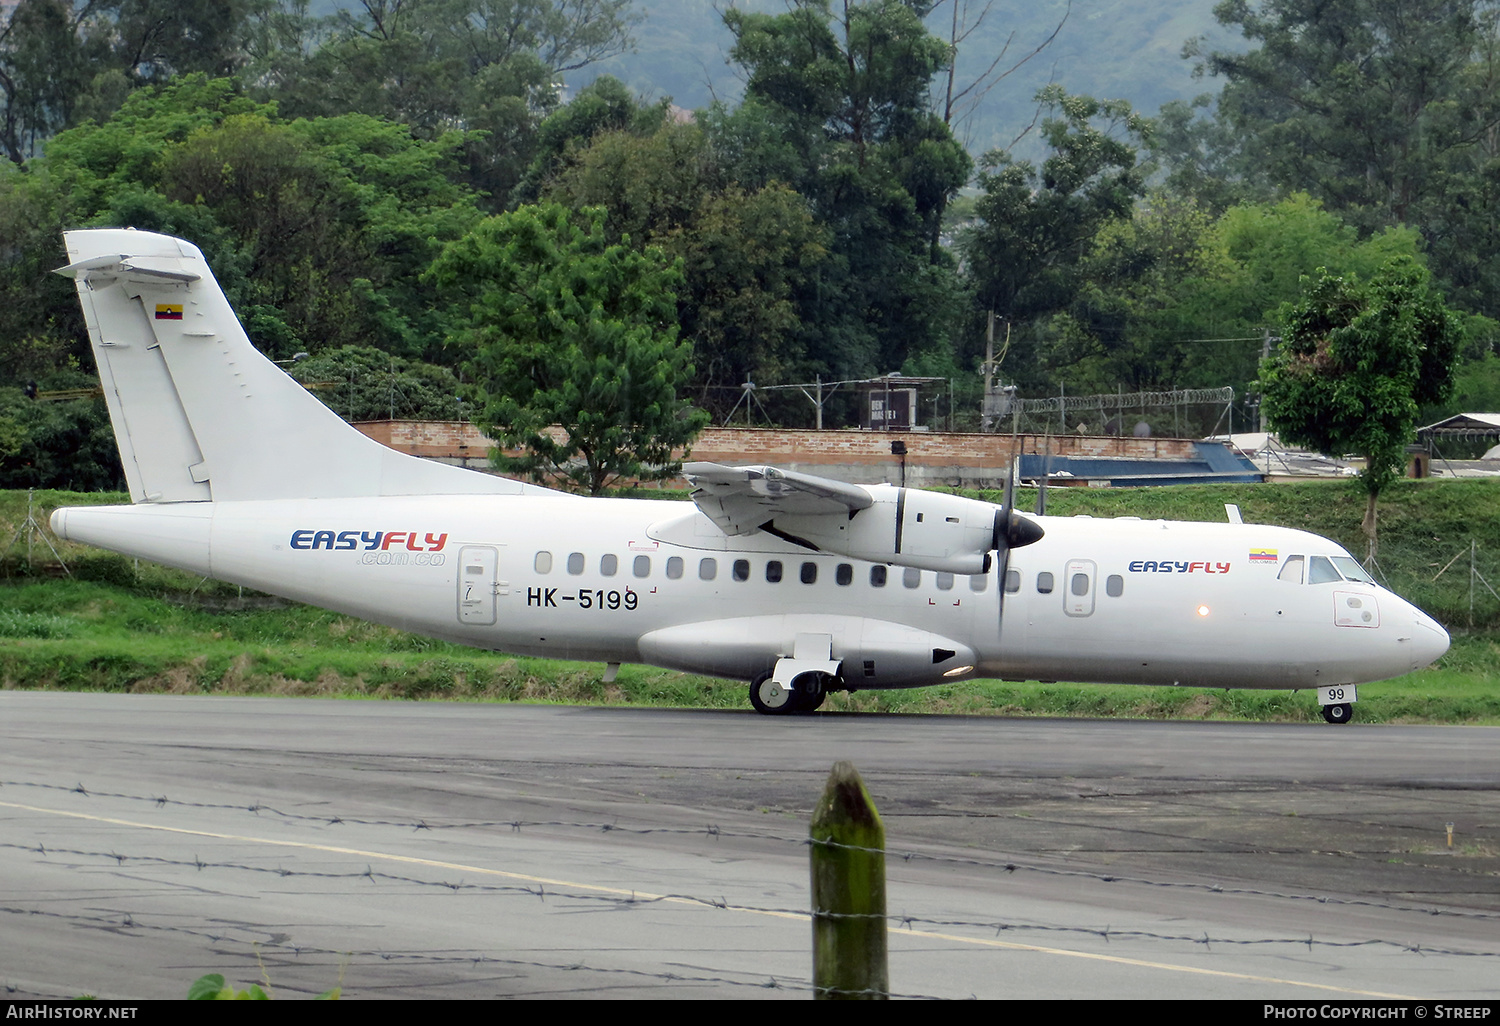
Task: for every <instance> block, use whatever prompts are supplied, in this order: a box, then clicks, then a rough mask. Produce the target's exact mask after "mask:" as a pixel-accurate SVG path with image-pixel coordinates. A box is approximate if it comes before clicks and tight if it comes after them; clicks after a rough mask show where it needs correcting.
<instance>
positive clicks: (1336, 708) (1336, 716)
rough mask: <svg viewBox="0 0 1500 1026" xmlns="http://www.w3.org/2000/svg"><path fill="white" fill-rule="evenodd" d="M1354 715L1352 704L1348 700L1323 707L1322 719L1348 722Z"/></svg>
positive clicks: (1332, 721) (1330, 721)
mask: <svg viewBox="0 0 1500 1026" xmlns="http://www.w3.org/2000/svg"><path fill="white" fill-rule="evenodd" d="M1353 717H1354V706H1352V705H1350V704H1349V703H1348V702H1339V703H1338V704H1337V705H1325V706H1324V707H1323V719H1325V720H1327V721H1328V722H1329V723H1348V722H1349V721H1350V720H1351V719H1353Z"/></svg>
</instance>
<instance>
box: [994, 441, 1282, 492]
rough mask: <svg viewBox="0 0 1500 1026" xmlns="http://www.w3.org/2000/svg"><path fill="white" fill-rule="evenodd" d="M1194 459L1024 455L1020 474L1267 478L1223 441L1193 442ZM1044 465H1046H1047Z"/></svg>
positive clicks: (1133, 484) (1195, 480) (1168, 479)
mask: <svg viewBox="0 0 1500 1026" xmlns="http://www.w3.org/2000/svg"><path fill="white" fill-rule="evenodd" d="M1193 449H1194V451H1195V452H1196V456H1195V457H1194V458H1192V459H1166V458H1162V459H1142V458H1134V457H1113V456H1057V455H1053V456H1050V457H1049V456H1041V455H1023V456H1022V457H1021V470H1020V474H1021V477H1023V478H1030V479H1036V478H1040V477H1042V476H1043V474H1044V473H1045V474H1046V475H1048V476H1049V477H1051V478H1052V479H1053V480H1056V479H1057V478H1058V477H1059V476H1064V475H1066V476H1068V477H1074V478H1078V479H1080V480H1084V481H1108V482H1109V483H1110V484H1111V485H1112V486H1113V487H1116V488H1138V487H1144V486H1149V485H1169V484H1224V483H1229V484H1253V483H1259V482H1261V481H1263V480H1265V477H1264V476H1263V475H1262V474H1261V472H1260V471H1259V470H1258V469H1257V468H1256V466H1255V464H1254V463H1251V462H1250V460H1249V459H1248V458H1246V457H1244V456H1241V455H1240V454H1239V453H1236V452H1232V451H1230V449H1229V447H1228V446H1226V445H1224V444H1223V443H1222V442H1194V443H1193ZM1044 465H1045V469H1044Z"/></svg>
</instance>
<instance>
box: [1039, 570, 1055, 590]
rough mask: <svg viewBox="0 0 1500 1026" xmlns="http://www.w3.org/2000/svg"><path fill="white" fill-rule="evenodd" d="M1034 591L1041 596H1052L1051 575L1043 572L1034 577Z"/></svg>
mask: <svg viewBox="0 0 1500 1026" xmlns="http://www.w3.org/2000/svg"><path fill="white" fill-rule="evenodd" d="M1036 590H1037V591H1039V592H1041V593H1042V594H1043V595H1051V594H1052V575H1051V574H1049V573H1048V572H1047V571H1045V570H1043V571H1042V572H1041V573H1039V574H1037V575H1036Z"/></svg>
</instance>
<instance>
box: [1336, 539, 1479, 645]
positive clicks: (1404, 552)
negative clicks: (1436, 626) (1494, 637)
mask: <svg viewBox="0 0 1500 1026" xmlns="http://www.w3.org/2000/svg"><path fill="white" fill-rule="evenodd" d="M1362 562H1363V563H1364V565H1365V569H1366V570H1368V571H1369V572H1370V574H1371V575H1373V576H1374V577H1375V579H1376V580H1378V581H1379V582H1380V583H1381V584H1383V585H1385V586H1386V587H1387V588H1389V589H1391V590H1392V591H1394V592H1395V593H1396V594H1398V595H1400V596H1401V597H1402V598H1404V599H1406V600H1408V601H1409V602H1413V603H1415V604H1416V605H1417V606H1419V607H1421V608H1422V609H1423V610H1425V611H1426V612H1427V613H1429V614H1430V615H1432V616H1433V617H1434V618H1435V619H1437V620H1438V621H1439V622H1440V623H1442V624H1443V626H1445V627H1448V628H1450V629H1453V628H1460V629H1462V628H1472V627H1497V626H1500V552H1497V551H1495V550H1493V549H1486V548H1484V547H1483V546H1481V545H1480V544H1479V543H1478V542H1477V541H1476V540H1475V539H1472V538H1469V539H1463V538H1448V539H1443V540H1438V539H1432V540H1429V541H1413V540H1410V539H1402V540H1400V541H1386V540H1384V539H1382V541H1381V542H1380V547H1379V549H1378V551H1377V552H1376V554H1375V555H1374V556H1373V557H1367V558H1366V559H1364V560H1363V561H1362Z"/></svg>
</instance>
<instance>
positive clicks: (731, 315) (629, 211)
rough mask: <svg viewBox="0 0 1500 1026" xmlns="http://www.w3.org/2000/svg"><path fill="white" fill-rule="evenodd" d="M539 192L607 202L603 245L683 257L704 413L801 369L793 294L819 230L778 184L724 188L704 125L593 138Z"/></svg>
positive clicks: (688, 327)
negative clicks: (748, 384)
mask: <svg viewBox="0 0 1500 1026" xmlns="http://www.w3.org/2000/svg"><path fill="white" fill-rule="evenodd" d="M544 195H545V198H546V199H548V200H552V201H556V202H562V203H565V204H566V205H568V206H570V207H573V208H575V209H576V208H579V207H585V206H601V207H603V208H604V209H605V211H606V216H605V228H606V230H607V232H608V233H609V236H610V239H611V241H618V240H620V239H622V238H624V237H626V236H629V237H630V238H631V239H634V240H636V241H637V242H640V243H645V244H648V245H653V246H659V247H661V249H662V250H664V251H665V252H666V253H668V254H669V255H671V256H675V257H681V258H682V261H683V272H684V282H683V287H682V288H681V289H679V290H678V294H677V314H678V321H679V324H680V326H681V336H682V338H684V339H686V340H687V341H689V342H690V343H692V345H693V352H694V364H695V366H696V367H697V379H698V380H697V382H696V384H697V386H698V399H697V402H698V403H699V405H700V406H703V407H705V408H707V409H710V410H711V411H712V412H713V413H714V414H715V415H721V414H727V413H728V412H729V411H730V410H731V409H732V408H733V404H734V402H735V401H736V400H737V399H739V398H740V397H741V396H742V395H743V393H742V392H741V391H740V384H741V383H742V382H744V381H746V380H751V381H759V382H774V381H786V380H792V379H790V378H789V377H788V376H789V375H791V374H793V373H798V372H799V371H800V370H802V368H801V367H799V366H798V365H799V364H800V363H801V362H802V360H803V358H804V357H805V355H806V350H805V348H804V339H803V338H802V336H801V334H800V333H799V330H798V329H799V328H800V322H799V318H798V312H797V307H796V303H795V295H796V292H797V290H798V289H799V288H801V287H803V286H805V284H806V283H807V281H808V280H809V278H810V277H811V275H813V274H814V273H816V271H817V269H818V266H819V264H820V263H821V262H822V261H823V260H824V259H825V257H826V253H827V248H826V247H827V236H826V233H825V232H824V230H823V229H822V228H821V227H820V226H819V225H817V224H816V223H815V222H814V220H813V217H812V213H811V211H810V210H809V209H808V204H807V201H806V200H804V199H803V198H802V197H801V196H799V195H798V194H797V193H795V192H794V191H792V190H791V189H790V188H789V187H787V186H786V185H783V184H781V183H779V182H775V183H771V184H768V185H765V186H762V187H761V188H759V189H756V190H753V191H747V190H745V189H743V188H741V187H739V186H737V185H735V184H733V183H731V182H729V181H728V180H727V176H726V175H725V173H724V168H723V166H722V164H721V162H720V161H719V160H718V159H717V156H716V155H715V153H714V152H713V150H712V148H711V147H710V146H709V144H708V140H707V138H706V136H705V133H704V131H703V129H702V128H701V127H699V126H698V125H696V124H667V125H663V126H661V127H660V128H658V129H657V130H656V131H655V132H653V133H652V134H650V135H644V136H643V135H636V134H632V133H630V132H623V131H621V132H605V133H602V134H599V135H597V136H595V137H594V139H593V141H592V143H590V144H589V145H588V147H587V148H586V149H583V150H580V151H578V152H576V153H575V154H573V155H572V157H571V158H570V159H569V160H568V161H567V163H566V166H564V167H561V168H560V169H559V170H558V172H557V173H556V174H555V175H554V177H553V178H552V180H551V183H550V185H549V186H548V188H547V190H546V192H545V194H544ZM773 394H774V393H773Z"/></svg>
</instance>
